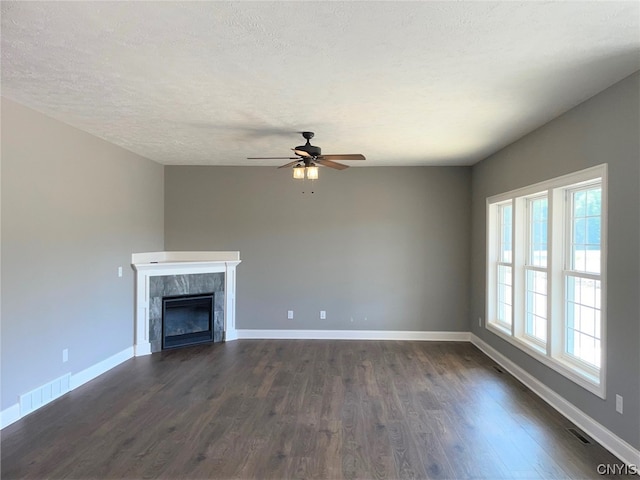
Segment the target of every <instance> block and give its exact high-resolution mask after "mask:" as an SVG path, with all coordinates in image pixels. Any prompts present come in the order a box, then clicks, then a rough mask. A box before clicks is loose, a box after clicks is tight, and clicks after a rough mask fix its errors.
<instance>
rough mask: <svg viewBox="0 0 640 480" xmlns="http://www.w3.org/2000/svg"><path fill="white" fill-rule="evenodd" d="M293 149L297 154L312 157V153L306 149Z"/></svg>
mask: <svg viewBox="0 0 640 480" xmlns="http://www.w3.org/2000/svg"><path fill="white" fill-rule="evenodd" d="M291 150H293V153H295V154H296V155H300V156H301V157H311V155H309V154H308V153H307V152H305V151H304V150H296V149H295V148H292V149H291Z"/></svg>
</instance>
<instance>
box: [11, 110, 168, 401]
mask: <svg viewBox="0 0 640 480" xmlns="http://www.w3.org/2000/svg"><path fill="white" fill-rule="evenodd" d="M163 176H164V172H163V167H162V166H161V165H159V164H156V163H154V162H151V161H149V160H147V159H144V158H142V157H139V156H137V155H134V154H132V153H130V152H128V151H125V150H123V149H121V148H118V147H116V146H114V145H112V144H109V143H107V142H105V141H103V140H100V139H98V138H96V137H93V136H91V135H89V134H87V133H84V132H81V131H79V130H76V129H74V128H71V127H70V126H68V125H66V124H63V123H61V122H58V121H56V120H53V119H51V118H49V117H46V116H44V115H42V114H40V113H37V112H35V111H33V110H30V109H28V108H26V107H23V106H21V105H18V104H16V103H14V102H12V101H9V100H7V99H4V98H3V99H2V325H1V333H2V354H1V362H2V405H1V407H2V409H5V408H7V407H9V406H11V405H13V404H15V403H16V402H17V400H18V395H20V394H23V393H26V392H28V391H30V390H31V389H33V388H36V387H39V386H40V385H42V384H44V383H46V382H48V381H50V380H53V379H54V378H57V377H59V376H61V375H63V374H65V373H68V372H71V373H72V374H73V373H77V372H80V371H82V370H84V369H86V368H88V367H91V366H93V365H95V364H96V363H98V362H100V361H102V360H105V359H106V358H108V357H110V356H111V355H114V354H116V353H118V352H121V351H122V350H124V349H126V348H128V347H131V346H132V345H133V331H134V326H133V298H134V284H133V271H132V270H131V267H130V264H131V253H132V252H141V251H154V250H162V249H163V247H164V245H163V231H164V226H163V221H164V215H163V194H164V192H163V188H164V187H163ZM118 266H122V267H123V277H122V278H118V276H117V268H118ZM63 348H68V349H69V361H68V362H67V363H62V349H63Z"/></svg>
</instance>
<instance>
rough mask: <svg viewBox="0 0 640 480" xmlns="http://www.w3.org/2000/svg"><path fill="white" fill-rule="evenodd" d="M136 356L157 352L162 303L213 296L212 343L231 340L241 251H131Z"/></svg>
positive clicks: (159, 339) (160, 338) (233, 337)
mask: <svg viewBox="0 0 640 480" xmlns="http://www.w3.org/2000/svg"><path fill="white" fill-rule="evenodd" d="M131 263H132V265H133V267H134V268H135V270H136V310H135V313H136V319H135V355H136V356H140V355H148V354H149V353H152V352H158V351H160V350H162V338H163V328H162V311H163V299H167V298H175V297H180V296H193V295H200V294H206V295H212V296H213V299H214V301H213V316H212V320H213V322H212V329H213V341H214V342H219V341H223V340H235V339H236V338H237V334H236V328H235V291H236V285H235V284H236V280H235V279H236V276H235V273H236V266H237V265H238V264H239V263H240V252H150V253H134V254H133V255H132V257H131Z"/></svg>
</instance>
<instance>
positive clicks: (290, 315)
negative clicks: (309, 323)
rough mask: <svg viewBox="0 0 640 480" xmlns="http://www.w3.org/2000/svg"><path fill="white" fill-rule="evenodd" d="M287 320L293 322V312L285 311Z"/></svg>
mask: <svg viewBox="0 0 640 480" xmlns="http://www.w3.org/2000/svg"><path fill="white" fill-rule="evenodd" d="M287 318H288V319H289V320H293V310H288V311H287Z"/></svg>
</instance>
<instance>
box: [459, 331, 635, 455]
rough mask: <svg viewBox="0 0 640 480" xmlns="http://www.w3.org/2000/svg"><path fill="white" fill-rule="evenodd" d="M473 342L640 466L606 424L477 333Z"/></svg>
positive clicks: (595, 436)
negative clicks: (517, 363)
mask: <svg viewBox="0 0 640 480" xmlns="http://www.w3.org/2000/svg"><path fill="white" fill-rule="evenodd" d="M470 341H471V343H473V344H474V345H475V346H476V347H478V348H479V349H480V350H482V351H483V352H484V353H485V354H486V355H487V356H488V357H490V358H492V359H493V360H494V361H495V362H496V363H498V364H499V365H501V366H502V367H503V368H504V369H505V370H507V371H508V372H509V373H510V374H511V375H513V376H514V377H515V378H517V379H518V380H519V381H521V382H522V383H523V384H525V385H526V386H527V387H528V388H529V389H530V390H531V391H532V392H534V393H535V394H536V395H538V396H539V397H540V398H541V399H542V400H544V401H545V402H547V403H548V404H549V405H551V406H552V407H553V408H555V409H556V410H557V411H558V412H560V413H561V414H562V415H563V416H564V417H566V418H568V419H569V420H571V421H572V422H573V423H575V424H576V425H577V426H578V427H580V428H581V429H582V430H583V431H584V432H585V433H587V434H588V435H589V436H591V437H592V438H593V439H594V440H596V441H597V442H598V443H599V444H601V445H602V446H603V447H604V448H606V449H607V450H609V451H610V452H611V453H613V454H614V455H615V456H616V457H618V458H619V459H620V460H622V461H623V462H625V463H626V464H627V465H635V466H639V465H640V451H639V450H636V449H635V448H634V447H633V446H632V445H630V444H629V443H627V442H626V441H625V440H623V439H622V438H620V437H618V436H617V435H616V434H615V433H613V432H612V431H611V430H609V429H608V428H606V427H605V426H604V425H602V424H601V423H599V422H597V421H596V420H594V419H593V418H591V417H590V416H589V415H587V414H586V413H584V412H583V411H582V410H580V409H579V408H578V407H576V406H575V405H573V404H572V403H570V402H568V401H567V400H566V399H565V398H564V397H562V396H560V395H558V394H557V393H556V392H554V391H553V390H551V389H550V388H549V387H547V386H546V385H545V384H544V383H542V382H541V381H540V380H538V379H537V378H535V377H534V376H532V375H531V374H529V373H528V372H527V371H525V370H523V369H522V368H521V367H519V366H518V365H516V364H515V363H514V362H512V361H511V360H509V359H508V358H507V357H505V356H504V355H503V354H501V353H500V352H498V351H497V350H496V349H495V348H493V347H492V346H490V345H489V344H488V343H486V342H485V341H484V340H482V339H480V338H479V337H477V336H476V335H474V334H470Z"/></svg>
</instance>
